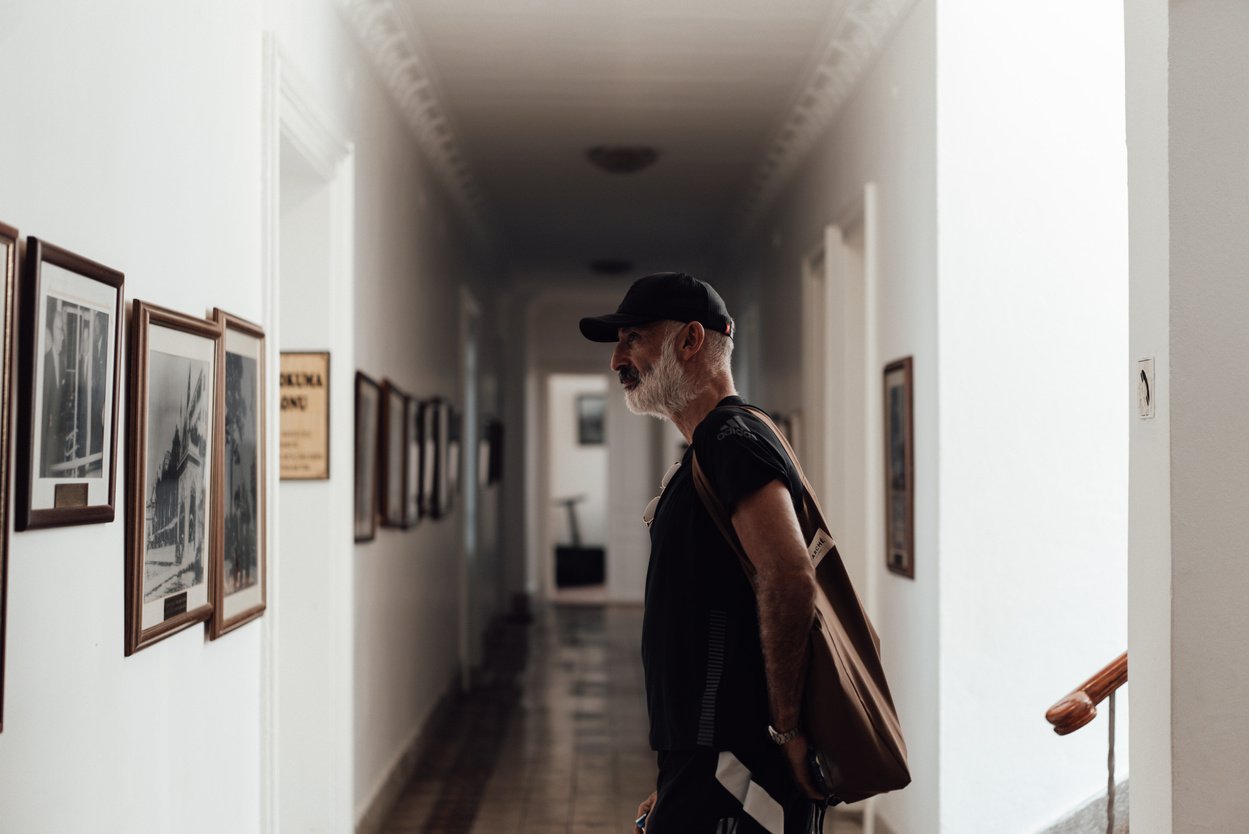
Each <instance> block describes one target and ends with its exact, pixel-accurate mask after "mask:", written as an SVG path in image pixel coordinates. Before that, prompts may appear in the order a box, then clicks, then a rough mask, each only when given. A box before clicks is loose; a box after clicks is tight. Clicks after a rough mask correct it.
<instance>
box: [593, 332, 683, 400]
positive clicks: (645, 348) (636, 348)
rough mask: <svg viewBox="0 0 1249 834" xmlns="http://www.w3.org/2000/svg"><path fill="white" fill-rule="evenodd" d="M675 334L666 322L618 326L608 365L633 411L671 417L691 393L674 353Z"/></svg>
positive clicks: (675, 349) (679, 362)
mask: <svg viewBox="0 0 1249 834" xmlns="http://www.w3.org/2000/svg"><path fill="white" fill-rule="evenodd" d="M678 336H679V332H674V331H673V328H672V326H671V325H670V324H669V323H668V322H655V323H653V324H648V325H641V326H638V327H622V328H620V331H619V341H618V342H617V343H616V349H615V350H614V351H612V357H611V368H612V370H613V371H615V372H616V374H617V376H619V377H620V384H621V385H622V386H624V394H625V405H627V406H628V407H629V410H630V411H632V412H633V413H634V414H650V415H652V416H654V417H661V418H663V417H667V418H672V417H673V416H674V415H675V414H678V413H679V412H680V411H681V410H682V409H683V408H685V406H686V405H687V404H688V403H689V401H690V399H691V398H692V397H693V396H694V393H695V392H694V389H693V386H691V385H689V384H688V382H687V380H686V369H685V367H684V366H683V365H682V363H681V359H680V357H679V356H678V355H677V346H676V340H677V338H678Z"/></svg>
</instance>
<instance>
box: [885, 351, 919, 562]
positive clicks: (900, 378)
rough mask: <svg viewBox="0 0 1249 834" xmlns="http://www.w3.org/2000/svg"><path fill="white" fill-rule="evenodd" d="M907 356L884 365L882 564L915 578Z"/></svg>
mask: <svg viewBox="0 0 1249 834" xmlns="http://www.w3.org/2000/svg"><path fill="white" fill-rule="evenodd" d="M911 373H912V372H911V357H909V356H908V357H906V358H905V359H899V360H898V361H896V362H891V363H889V364H888V365H887V366H885V403H884V406H885V411H884V414H885V547H886V548H887V550H886V554H885V564H886V566H887V567H888V568H889V570H891V571H893V572H894V573H897V574H901V575H902V576H906V577H909V578H911V579H914V578H915V422H914V415H913V391H914V388H913V386H912V378H911Z"/></svg>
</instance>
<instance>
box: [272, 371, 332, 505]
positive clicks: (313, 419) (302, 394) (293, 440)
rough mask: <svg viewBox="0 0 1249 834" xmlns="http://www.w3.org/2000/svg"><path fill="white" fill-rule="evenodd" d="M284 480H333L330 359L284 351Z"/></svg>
mask: <svg viewBox="0 0 1249 834" xmlns="http://www.w3.org/2000/svg"><path fill="white" fill-rule="evenodd" d="M278 383H279V391H280V394H281V401H280V402H281V409H282V410H281V415H282V420H281V439H280V441H279V443H280V458H281V475H280V477H281V479H282V480H283V481H325V480H329V477H330V355H329V354H328V353H326V352H325V351H320V352H293V351H283V353H282V367H281V370H280V371H279V373H278Z"/></svg>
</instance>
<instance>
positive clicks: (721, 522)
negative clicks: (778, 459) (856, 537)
mask: <svg viewBox="0 0 1249 834" xmlns="http://www.w3.org/2000/svg"><path fill="white" fill-rule="evenodd" d="M737 407H738V408H743V409H745V410H746V411H749V412H750V413H751V414H753V415H754V416H755V417H757V418H759V420H760V422H762V423H763V424H764V425H765V426H767V427H768V429H769V430H770V431H771V432H772V434H773V435H775V436H776V439H777V440H779V441H780V443H781V446H782V448H784V450H785V454H786V456H787V457H788V458H789V462H790V463H791V464H793V466H794V469H796V470H797V472H798V477H799V479H801V481H802V492H803V497H802V504H803V507H802V508H803V514H804V515H805V516H806V519H805V520H806V522H807V523H806V524H804V525H802V527H803V531H802V534H803V535H804V536H806V535H808V532H814V531H818V530H823V531H824V532H825V533H829V529H828V524H827V522H826V521H825V520H824V512H823V510H821V509H820V502H819V499H818V498H816V496H815V490H814V489H812V488H811V482H810V481H808V480H807V476H806V473H804V472H803V471H802V464H801V463H799V462H798V456H797V455H796V454H794V449H793V447H792V446H790V445H789V441H788V440H786V439H785V435H784V433H783V432H782V431H781V430H780V429H779V428H777V425H776V423H774V422H773V421H772V418H771V417H769V416H768V415H767V414H766V413H765V412H764V411H763V410H762V409H759V408H755V407H754V406H750V405H743V406H737ZM694 490H695V491H696V492H697V493H698V497H699V498H700V499H702V502H703V506H704V507H706V509H707V514H708V515H710V516H711V520H712V521H714V522H715V524H716V527H717V528H719V530H720V534H721V535H722V536H724V539H725V541H727V542H728V543H729V546H730V547H731V548H732V549H733V552H734V553H736V554H737V559H738V561H739V562H741V564H742V569H743V570H744V571H745V572H746V578H747V579H749V580H750V581H751V583H752V584H753V583H754V579H755V566H754V563H753V562H751V561H750V557H748V556H747V555H746V551H745V549H744V548H743V547H742V543H741V540H740V539H739V538H738V537H737V531H736V530H734V529H733V522H732V520H731V519H730V518H729V514H728V511H727V510H726V509H725V507H724V504H723V503H722V502H721V501H720V498H719V496H717V495H716V493H715V490H714V489H712V488H711V481H710V480H709V479H708V478H707V474H706V473H705V472H704V471H703V468H702V466H701V465H700V464H699V462H698V450H697V449H695V450H694ZM803 520H804V519H799V523H800V524H801V522H802V521H803ZM830 538H831V533H830ZM803 544H808V543H807V542H803Z"/></svg>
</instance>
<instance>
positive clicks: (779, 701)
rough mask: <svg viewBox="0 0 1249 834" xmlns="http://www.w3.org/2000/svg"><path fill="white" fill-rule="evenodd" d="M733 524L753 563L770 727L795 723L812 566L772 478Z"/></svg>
mask: <svg viewBox="0 0 1249 834" xmlns="http://www.w3.org/2000/svg"><path fill="white" fill-rule="evenodd" d="M733 529H734V530H736V531H737V537H738V538H739V539H740V540H741V543H742V548H743V549H744V550H745V551H746V555H747V556H748V557H749V558H750V562H751V564H752V565H754V568H755V593H756V595H757V597H758V605H759V633H760V640H761V642H762V645H763V663H764V668H765V671H766V673H767V678H768V698H769V700H770V702H771V705H772V721H773V726H774V727H776V729H777V730H779V731H781V732H785V731H787V730H790V729H793V728H795V727H797V726H798V720H799V713H800V711H801V698H802V687H803V682H804V681H805V679H806V663H807V642H808V639H809V638H810V635H811V623H812V621H813V620H814V618H815V569H814V568H813V567H812V565H811V559H810V557H809V556H808V555H807V546H806V544H805V543H804V542H803V540H802V529H801V527H800V526H799V524H798V517H797V515H795V514H794V506H793V503H792V499H791V498H790V494H789V490H788V489H787V488H786V487H785V485H784V484H782V483H781V482H780V481H772V482H771V483H769V484H768V485H767V486H764V487H763V488H762V489H759V490H758V491H757V492H755V493H754V494H752V495H750V496H748V497H747V498H745V499H743V500H742V501H741V503H740V504H738V506H737V511H736V512H734V513H733Z"/></svg>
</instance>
